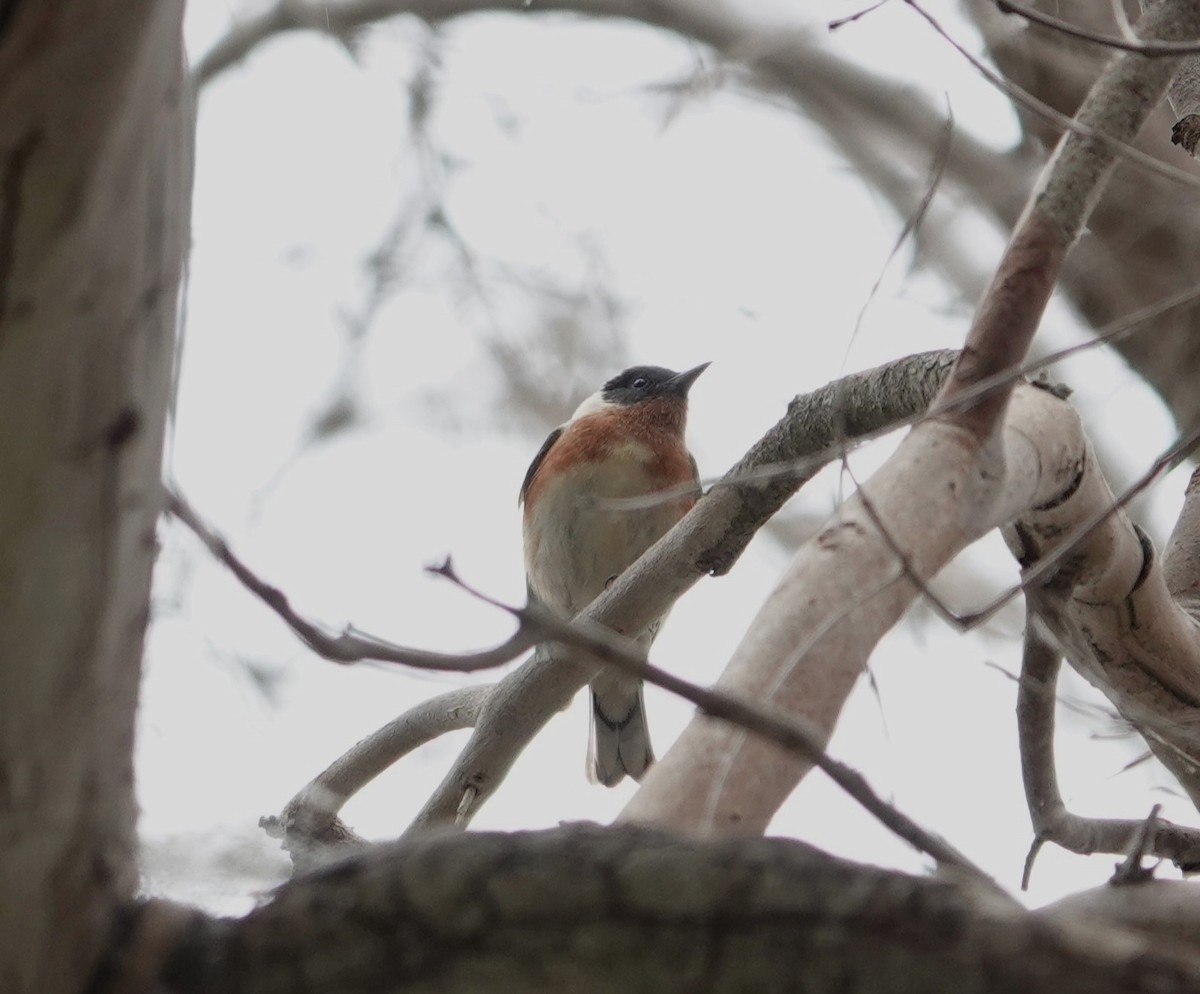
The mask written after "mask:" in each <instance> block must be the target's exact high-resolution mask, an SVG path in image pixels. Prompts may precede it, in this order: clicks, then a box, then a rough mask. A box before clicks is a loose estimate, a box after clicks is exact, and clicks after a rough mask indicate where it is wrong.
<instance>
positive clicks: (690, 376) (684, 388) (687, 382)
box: [663, 362, 712, 397]
mask: <svg viewBox="0 0 1200 994" xmlns="http://www.w3.org/2000/svg"><path fill="white" fill-rule="evenodd" d="M711 365H712V363H709V362H702V363H700V365H699V366H696V367H694V368H692V369H689V370H688V371H687V372H684V373H676V374H675V375H674V376H672V377H671V378H670V379H669V380H667V382H666V383H664V384H663V387H664V389H665V390H666V391H667V392H668V393H677V394H679V396H681V397H686V396H687V395H688V391H689V390H691V389H692V384H693V383H695V382H696V379H697V378H698V377H699V376H700V374H701V373H703V372H704V371H705V370H706V369H708V367H709V366H711Z"/></svg>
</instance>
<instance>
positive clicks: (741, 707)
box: [437, 563, 1003, 894]
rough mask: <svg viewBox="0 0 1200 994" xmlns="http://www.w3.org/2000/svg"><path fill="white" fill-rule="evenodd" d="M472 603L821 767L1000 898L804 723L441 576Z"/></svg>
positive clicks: (582, 628)
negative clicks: (836, 756)
mask: <svg viewBox="0 0 1200 994" xmlns="http://www.w3.org/2000/svg"><path fill="white" fill-rule="evenodd" d="M437 572H438V573H440V575H442V576H444V577H446V578H447V579H448V580H450V581H451V582H453V583H455V584H456V585H457V586H459V587H461V588H462V589H463V590H465V591H467V592H468V593H469V594H471V595H472V596H474V597H477V598H479V599H480V600H482V601H484V602H486V603H488V604H491V605H493V606H494V607H498V608H500V609H501V610H502V611H507V612H508V613H509V614H511V615H513V617H515V618H517V619H518V621H519V622H520V624H521V627H522V628H529V629H530V630H531V631H532V632H533V633H536V634H537V635H538V637H539V640H543V639H544V640H551V639H553V640H554V641H556V642H561V643H563V644H564V645H571V646H574V647H576V648H578V649H582V650H584V651H585V652H586V653H588V655H589V656H592V657H595V658H596V659H599V660H602V661H603V662H604V663H605V664H606V665H608V666H610V667H612V668H613V669H617V670H620V671H621V672H622V673H625V674H627V675H629V676H633V677H637V678H638V679H641V680H645V681H647V682H648V683H651V684H653V685H654V686H656V687H661V688H663V689H664V690H669V691H670V692H671V693H673V694H675V695H676V696H678V697H682V698H683V699H684V700H685V701H690V702H691V703H692V704H695V705H696V706H697V707H699V708H700V709H701V710H702V711H703V712H704V713H705V714H707V715H709V716H710V717H712V718H717V719H720V720H721V721H724V722H727V723H729V724H731V725H734V726H736V727H738V728H742V729H745V730H746V731H748V732H750V733H752V734H754V735H756V736H759V737H760V738H763V739H766V740H767V741H769V742H774V743H775V744H776V745H778V746H780V747H781V748H783V749H785V750H787V751H788V752H791V753H794V754H795V755H797V756H799V757H801V758H803V759H805V760H807V761H808V762H809V763H812V764H813V765H814V766H817V767H818V768H820V769H821V770H822V771H823V772H824V773H825V774H827V775H828V776H829V778H830V779H831V780H832V781H833V782H834V783H836V784H837V785H838V786H839V787H841V788H842V790H844V791H845V792H846V793H847V794H848V795H849V796H850V797H851V798H852V799H853V800H855V801H857V802H858V803H859V804H860V805H862V807H863V808H865V809H866V810H867V811H868V812H869V813H870V814H871V815H873V816H874V817H875V818H877V819H878V820H879V822H880V823H881V824H883V825H884V826H885V827H886V828H888V829H889V830H891V831H892V832H894V833H895V834H896V835H898V836H899V837H900V838H902V839H903V840H904V841H905V842H907V843H908V844H909V845H911V846H913V848H915V849H917V850H918V851H919V852H923V853H925V854H927V855H929V856H932V857H933V858H934V859H935V860H937V862H938V863H939V864H940V865H941V866H944V867H953V868H955V869H957V870H960V871H962V872H964V873H966V874H968V875H969V876H970V877H972V878H973V879H975V880H977V881H978V882H980V883H983V884H986V885H987V886H989V887H990V888H992V889H993V890H995V891H997V892H998V893H1001V894H1002V893H1003V891H1002V890H1001V888H1000V887H999V885H998V884H996V883H995V881H993V880H992V879H991V878H990V877H989V876H988V875H987V874H986V873H984V872H983V871H982V870H981V869H979V867H977V866H976V865H975V864H974V863H972V862H971V861H970V860H969V859H968V858H967V857H966V856H964V855H963V854H962V853H960V852H959V851H958V850H957V849H955V848H954V847H953V846H952V845H950V844H949V843H948V842H946V841H945V840H944V839H942V838H940V837H939V836H936V835H933V834H931V833H929V832H927V831H926V830H925V829H923V828H922V827H921V826H920V825H918V824H917V823H916V822H914V821H913V820H912V819H911V818H909V817H908V816H907V815H905V814H904V813H902V812H901V811H900V810H899V809H897V808H896V807H895V806H894V805H892V804H890V803H888V802H887V801H885V800H883V798H881V797H880V796H879V795H878V794H876V793H875V791H874V790H873V789H872V788H871V786H870V785H869V784H868V783H867V781H866V780H865V779H864V778H863V776H862V774H861V773H859V772H858V771H857V770H855V769H853V768H851V767H849V766H847V765H846V764H845V763H841V762H839V761H838V760H836V759H833V758H832V757H831V756H830V755H829V754H828V753H827V752H826V751H825V743H824V740H823V737H822V736H821V735H820V734H819V733H818V732H817V731H815V730H814V729H812V728H810V727H809V726H808V724H807V723H806V722H804V721H803V720H801V719H797V718H795V717H792V716H791V715H788V714H786V713H785V712H782V711H779V710H778V709H777V708H772V707H770V706H767V707H763V706H761V705H759V704H756V703H754V702H752V701H750V700H743V699H739V698H737V697H734V696H732V695H730V694H727V693H722V692H721V691H719V690H711V689H708V688H706V687H701V686H700V685H699V684H695V683H692V682H691V681H689V680H684V679H683V678H682V677H678V676H675V675H674V674H672V673H668V672H667V671H666V670H663V669H660V668H659V667H657V666H654V665H653V664H651V663H649V662H647V661H646V660H645V659H644V658H643V656H642V653H641V651H640V650H639V648H638V647H637V645H636V643H633V642H630V641H629V640H628V639H625V638H622V637H621V636H618V635H614V634H613V633H612V632H610V631H609V630H608V629H607V628H602V627H600V626H598V625H596V624H595V623H594V622H590V621H588V620H587V619H586V618H583V619H580V620H577V621H574V622H566V621H563V620H561V619H560V618H558V617H557V616H556V615H554V614H553V613H552V612H550V611H548V610H547V609H546V608H544V607H543V606H542V605H540V604H538V603H537V602H536V601H531V602H530V603H528V604H527V605H525V607H513V606H511V605H508V604H504V603H502V602H501V601H498V600H496V599H495V598H492V597H489V596H487V595H486V594H483V593H481V592H480V591H478V590H476V589H474V588H473V587H471V586H469V585H468V584H466V583H464V582H463V581H462V579H461V578H459V577H458V575H457V574H456V573H455V572H454V570H453V569H452V568H451V567H450V564H449V563H447V564H446V565H445V566H444V567H442V568H441V569H439V570H438V571H437Z"/></svg>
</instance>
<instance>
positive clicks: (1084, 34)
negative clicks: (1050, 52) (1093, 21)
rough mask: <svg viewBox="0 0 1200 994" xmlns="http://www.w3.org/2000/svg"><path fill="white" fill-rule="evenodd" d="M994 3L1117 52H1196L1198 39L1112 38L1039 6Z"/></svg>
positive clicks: (1156, 54)
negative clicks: (1196, 40) (1044, 10)
mask: <svg viewBox="0 0 1200 994" xmlns="http://www.w3.org/2000/svg"><path fill="white" fill-rule="evenodd" d="M995 2H996V6H997V7H998V8H999V9H1000V11H1001V12H1002V13H1005V14H1016V15H1017V16H1019V17H1023V18H1025V20H1027V21H1030V22H1031V23H1033V24H1037V25H1040V26H1041V27H1044V28H1050V29H1051V30H1053V31H1057V32H1058V33H1059V34H1064V35H1067V36H1068V37H1071V38H1078V39H1080V40H1081V41H1090V42H1092V43H1093V44H1096V45H1102V46H1104V47H1105V48H1112V49H1116V50H1117V51H1121V52H1136V53H1137V54H1138V55H1145V56H1147V57H1149V58H1161V57H1163V56H1176V55H1196V54H1198V53H1200V42H1194V41H1128V40H1126V39H1124V38H1114V37H1113V36H1112V35H1102V34H1099V33H1098V32H1095V31H1089V30H1088V29H1087V28H1081V27H1078V26H1077V25H1074V24H1071V23H1070V22H1069V21H1064V20H1061V19H1060V18H1057V17H1052V16H1051V15H1050V14H1043V13H1042V12H1041V11H1040V10H1034V9H1033V8H1031V7H1022V6H1021V5H1020V4H1015V3H1013V2H1012V0H995Z"/></svg>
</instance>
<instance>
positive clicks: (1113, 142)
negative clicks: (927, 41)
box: [904, 0, 1200, 188]
mask: <svg viewBox="0 0 1200 994" xmlns="http://www.w3.org/2000/svg"><path fill="white" fill-rule="evenodd" d="M904 2H905V3H906V4H908V6H909V7H911V8H912V9H913V10H914V11H916V13H917V14H919V15H920V16H921V18H923V19H924V20H925V21H926V23H928V24H929V26H930V27H931V28H933V30H934V31H935V32H937V33H938V34H939V35H941V36H942V38H944V39H945V40H946V42H947V43H948V44H949V45H950V46H951V47H952V48H953V49H954V50H955V51H956V52H958V54H959V55H961V56H962V57H963V58H964V59H966V60H967V61H968V62H969V63H970V64H971V66H972V67H973V68H974V69H975V71H976V72H978V73H979V74H980V75H981V76H982V77H983V78H984V79H985V80H987V82H989V83H991V84H992V86H994V87H995V88H996V89H998V90H999V91H1000V92H1001V93H1003V94H1004V95H1005V96H1007V97H1009V98H1011V99H1012V100H1013V102H1014V103H1017V104H1020V105H1021V106H1022V107H1024V108H1025V109H1026V110H1027V111H1030V112H1031V113H1033V114H1036V115H1037V116H1038V117H1040V118H1042V119H1043V120H1046V121H1049V122H1050V123H1051V124H1054V125H1056V126H1058V127H1060V128H1062V129H1064V130H1065V131H1071V132H1074V133H1075V134H1077V135H1080V136H1082V137H1084V138H1091V139H1095V140H1096V141H1099V142H1102V143H1104V144H1105V145H1106V146H1108V147H1109V148H1110V149H1112V150H1113V151H1114V152H1116V153H1117V154H1119V155H1120V156H1121V157H1123V158H1124V159H1126V160H1127V161H1129V162H1132V163H1136V164H1137V165H1139V166H1141V167H1142V168H1143V169H1145V170H1146V171H1147V172H1151V173H1154V174H1155V175H1158V176H1162V177H1164V178H1165V179H1169V180H1171V181H1172V182H1175V183H1180V184H1182V185H1184V186H1188V187H1192V188H1196V187H1200V177H1197V176H1195V175H1194V174H1192V173H1189V172H1187V171H1185V170H1183V169H1177V168H1175V167H1174V166H1170V165H1168V164H1167V163H1165V162H1162V161H1161V160H1160V159H1156V158H1154V156H1152V155H1148V154H1147V153H1145V152H1143V151H1142V150H1141V149H1138V148H1134V147H1133V146H1132V145H1130V144H1129V143H1128V142H1123V141H1121V140H1120V139H1117V138H1113V137H1112V136H1111V135H1106V134H1105V133H1104V132H1102V131H1098V130H1097V129H1095V128H1092V127H1089V126H1088V125H1086V124H1083V123H1081V122H1080V121H1078V120H1077V119H1074V118H1071V117H1069V116H1068V115H1066V114H1063V113H1060V112H1059V111H1057V110H1055V109H1054V108H1053V107H1051V106H1050V105H1049V104H1047V103H1045V102H1043V101H1041V100H1039V99H1038V98H1037V97H1035V96H1033V95H1032V94H1031V93H1029V92H1028V91H1027V90H1023V89H1022V88H1021V87H1019V86H1017V85H1016V84H1015V83H1013V82H1011V81H1010V80H1007V79H1005V78H1004V77H1003V76H1001V75H999V74H998V73H996V72H994V71H993V70H992V69H990V68H989V67H988V66H987V65H986V64H985V63H984V62H983V61H982V60H980V59H979V58H977V57H976V56H975V55H973V54H972V53H971V52H969V51H968V50H967V49H966V48H965V47H963V45H962V44H960V43H959V42H958V41H957V40H955V38H954V37H953V36H952V35H951V34H950V33H949V32H948V31H947V30H946V29H945V28H944V27H942V25H941V23H940V22H939V21H938V20H937V19H936V18H935V17H934V16H933V15H932V14H930V13H929V12H928V11H927V10H925V8H923V7H922V6H921V5H920V4H919V3H917V2H915V0H904Z"/></svg>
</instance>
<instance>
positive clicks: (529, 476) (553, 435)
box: [517, 425, 565, 507]
mask: <svg viewBox="0 0 1200 994" xmlns="http://www.w3.org/2000/svg"><path fill="white" fill-rule="evenodd" d="M564 427H565V426H564V425H559V426H558V427H557V428H555V429H554V431H552V432H550V434H549V435H547V436H546V441H544V442H543V443H542V447H541V448H540V449H538V454H537V455H536V456H534V457H533V462H531V463H530V464H529V471H528V472H527V473H526V474H525V480H524V482H522V484H521V493H520V495H519V496H518V497H517V506H518V507H519V506H520V505H521V504H522V503H524V501H525V491H527V490H528V489H529V484H530V483H532V482H533V474H534V473H536V472H537V471H538V467H539V466H540V465H541V464H542V460H543V459H545V458H546V453H547V452H549V451H550V448H551V446H553V445H554V443H555V442H557V441H558V438H559V436H560V435H561V434H562V433H563V428H564Z"/></svg>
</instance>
